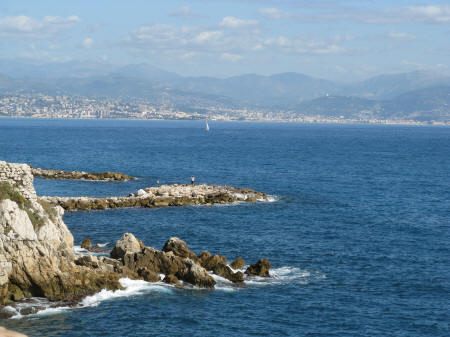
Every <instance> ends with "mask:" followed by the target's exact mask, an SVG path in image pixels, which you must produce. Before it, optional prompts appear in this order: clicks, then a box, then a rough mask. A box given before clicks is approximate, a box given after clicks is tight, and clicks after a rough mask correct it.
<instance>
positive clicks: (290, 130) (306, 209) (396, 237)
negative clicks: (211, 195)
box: [0, 119, 450, 336]
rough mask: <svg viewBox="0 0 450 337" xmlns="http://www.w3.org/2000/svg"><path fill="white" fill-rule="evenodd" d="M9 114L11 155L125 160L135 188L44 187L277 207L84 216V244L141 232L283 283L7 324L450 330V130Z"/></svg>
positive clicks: (97, 167)
mask: <svg viewBox="0 0 450 337" xmlns="http://www.w3.org/2000/svg"><path fill="white" fill-rule="evenodd" d="M210 126H211V132H209V133H207V132H205V131H204V129H203V127H204V125H203V123H201V122H164V121H83V120H73V121H70V120H11V119H0V160H7V161H12V162H27V163H31V164H32V165H34V166H36V167H44V168H57V169H68V170H73V169H78V170H86V171H106V170H110V171H114V170H117V171H122V172H125V173H128V174H131V175H135V176H138V177H140V179H139V180H137V181H133V182H125V183H102V182H80V181H46V180H41V179H36V181H35V185H36V188H37V191H38V194H45V195H91V196H106V195H118V194H120V195H126V194H128V193H130V192H134V191H136V190H137V189H138V188H141V187H147V186H150V185H154V184H155V182H156V179H159V180H160V181H161V183H186V182H189V179H190V176H191V175H195V176H196V178H197V181H198V182H199V183H208V184H228V185H233V186H242V187H250V188H253V189H256V190H260V191H263V192H266V193H268V194H271V195H274V196H277V198H278V199H277V201H276V202H273V203H258V204H245V205H234V206H225V207H219V206H216V207H182V208H164V209H122V210H108V211H97V212H75V213H68V214H66V215H65V217H64V220H65V222H66V224H67V225H68V226H69V228H70V229H71V230H72V232H73V235H74V237H75V242H76V244H79V243H80V242H81V240H82V239H83V238H84V237H86V236H90V237H91V238H93V240H94V242H99V243H108V244H109V245H112V244H113V243H114V242H115V241H116V240H117V239H118V238H119V237H120V236H121V234H122V233H124V232H126V231H129V232H133V233H134V234H135V235H136V236H137V237H139V238H140V239H142V240H143V241H144V243H145V244H146V245H150V246H154V247H156V248H161V247H162V246H163V244H164V242H165V241H166V240H167V239H168V238H169V237H170V236H178V237H180V238H182V239H184V240H185V241H187V242H188V244H189V246H190V248H191V249H192V250H194V251H195V252H197V253H198V252H200V251H203V250H209V251H211V252H214V253H220V254H222V255H225V256H226V257H227V258H228V259H229V260H233V259H234V258H236V257H237V256H242V257H243V258H244V259H245V260H246V261H247V262H248V263H253V262H255V261H256V260H257V259H259V258H260V257H267V258H269V259H270V261H271V263H272V266H273V268H274V271H273V272H274V275H277V276H278V278H276V279H273V280H271V281H270V282H262V281H256V282H250V283H249V285H248V286H247V287H246V288H234V287H231V286H230V285H229V284H227V283H223V282H220V284H219V286H218V289H217V290H216V291H205V290H198V289H188V290H178V289H174V288H170V287H166V286H161V285H148V286H145V285H136V284H135V285H134V287H135V288H134V290H133V289H131V288H129V292H127V293H124V294H122V295H123V296H118V295H119V294H116V296H114V295H111V294H105V298H108V299H107V300H99V297H98V296H97V297H95V298H90V301H91V302H90V303H87V304H86V306H85V307H83V308H78V309H72V310H60V311H57V312H53V313H49V314H45V315H43V314H42V315H36V316H31V317H25V318H21V319H16V320H7V321H2V322H0V324H2V325H6V326H8V327H10V328H13V329H16V330H19V331H23V332H25V333H27V334H29V335H30V336H49V335H52V336H86V335H87V336H151V335H164V336H180V335H194V336H216V335H217V336H218V335H222V336H228V335H242V336H251V335H252V336H255V335H258V336H259V335H270V336H284V335H292V336H300V335H303V336H308V335H311V336H386V335H395V336H448V335H450V331H449V318H450V305H449V303H450V281H449V280H450V268H449V266H450V251H449V247H450V245H449V243H450V235H449V234H450V233H449V223H450V221H449V219H450V179H449V176H450V175H449V172H450V131H449V129H448V128H445V127H423V126H421V127H416V126H367V125H348V126H347V125H346V126H343V125H301V124H270V123H264V124H256V123H217V122H212V123H210Z"/></svg>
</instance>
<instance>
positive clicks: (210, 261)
mask: <svg viewBox="0 0 450 337" xmlns="http://www.w3.org/2000/svg"><path fill="white" fill-rule="evenodd" d="M219 263H221V264H224V265H226V264H227V258H226V257H225V256H220V255H214V256H209V257H206V258H204V259H203V260H201V265H202V267H203V268H205V269H206V270H213V269H214V267H215V266H216V265H218V264H219Z"/></svg>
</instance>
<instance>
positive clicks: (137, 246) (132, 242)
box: [111, 233, 144, 259]
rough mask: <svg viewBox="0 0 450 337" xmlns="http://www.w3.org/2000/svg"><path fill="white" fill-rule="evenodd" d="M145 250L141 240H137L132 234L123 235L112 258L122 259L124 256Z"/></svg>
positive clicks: (113, 250)
mask: <svg viewBox="0 0 450 337" xmlns="http://www.w3.org/2000/svg"><path fill="white" fill-rule="evenodd" d="M143 248H144V244H143V243H142V241H141V240H139V239H137V238H136V237H135V236H134V235H133V234H131V233H125V234H124V235H122V237H121V238H120V240H119V241H117V243H116V245H115V246H114V248H113V249H112V251H111V257H112V258H113V259H121V258H123V257H124V255H125V254H126V253H127V252H129V253H137V252H140V251H141V250H142V249H143Z"/></svg>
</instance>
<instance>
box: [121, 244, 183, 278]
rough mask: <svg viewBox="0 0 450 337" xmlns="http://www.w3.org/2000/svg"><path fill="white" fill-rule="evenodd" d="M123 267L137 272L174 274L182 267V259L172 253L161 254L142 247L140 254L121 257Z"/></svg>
mask: <svg viewBox="0 0 450 337" xmlns="http://www.w3.org/2000/svg"><path fill="white" fill-rule="evenodd" d="M123 263H124V266H125V267H127V268H128V269H130V270H134V271H137V270H139V268H144V267H145V268H147V269H148V270H151V271H154V272H155V273H158V274H160V273H161V274H175V273H176V272H177V271H178V269H179V268H180V267H181V266H182V265H183V262H182V259H181V258H180V257H178V256H175V255H174V254H173V252H168V253H165V252H162V251H160V250H157V249H155V248H152V247H144V249H142V251H141V252H138V253H127V254H125V256H124V257H123Z"/></svg>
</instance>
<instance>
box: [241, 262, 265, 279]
mask: <svg viewBox="0 0 450 337" xmlns="http://www.w3.org/2000/svg"><path fill="white" fill-rule="evenodd" d="M269 270H270V262H269V260H268V259H260V260H259V261H258V262H256V263H255V264H252V265H250V267H248V268H247V270H246V271H245V273H246V274H247V275H254V276H261V277H269V276H270V275H269Z"/></svg>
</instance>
